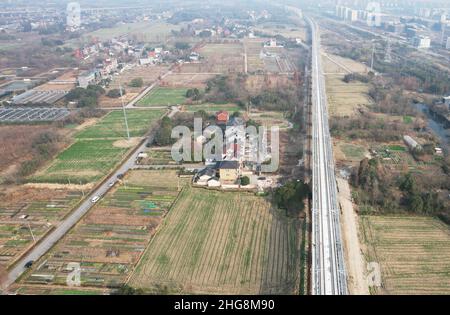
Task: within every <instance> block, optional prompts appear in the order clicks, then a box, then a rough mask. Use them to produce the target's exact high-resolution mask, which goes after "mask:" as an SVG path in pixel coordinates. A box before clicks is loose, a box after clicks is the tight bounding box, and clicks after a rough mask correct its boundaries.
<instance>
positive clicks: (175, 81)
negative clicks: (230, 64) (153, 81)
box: [160, 73, 215, 89]
mask: <svg viewBox="0 0 450 315" xmlns="http://www.w3.org/2000/svg"><path fill="white" fill-rule="evenodd" d="M214 77H215V74H214V73H171V74H169V75H167V76H166V77H164V79H163V80H162V81H161V84H160V86H162V87H182V88H186V87H190V88H199V89H202V88H204V87H205V86H206V82H207V81H208V80H209V79H212V78H214Z"/></svg>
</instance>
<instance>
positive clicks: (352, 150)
mask: <svg viewBox="0 0 450 315" xmlns="http://www.w3.org/2000/svg"><path fill="white" fill-rule="evenodd" d="M340 147H341V150H342V152H344V154H345V156H346V157H347V158H348V159H350V160H362V159H364V154H365V152H366V149H364V148H363V147H360V146H357V145H353V144H350V143H343V144H341V146H340Z"/></svg>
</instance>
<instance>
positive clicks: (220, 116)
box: [216, 110, 229, 122]
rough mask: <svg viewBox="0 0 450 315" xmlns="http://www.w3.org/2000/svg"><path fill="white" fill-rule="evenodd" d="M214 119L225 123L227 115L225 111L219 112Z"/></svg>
mask: <svg viewBox="0 0 450 315" xmlns="http://www.w3.org/2000/svg"><path fill="white" fill-rule="evenodd" d="M216 117H217V121H221V122H222V121H223V122H227V121H228V118H229V115H228V112H227V111H224V110H221V111H219V112H217V113H216Z"/></svg>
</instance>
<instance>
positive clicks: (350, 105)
mask: <svg viewBox="0 0 450 315" xmlns="http://www.w3.org/2000/svg"><path fill="white" fill-rule="evenodd" d="M342 79H343V75H340V74H337V75H327V76H326V88H327V96H328V104H329V112H330V115H331V116H338V117H345V116H353V115H355V114H357V110H358V109H360V108H364V107H366V106H367V105H369V104H371V100H370V99H369V97H368V95H367V93H368V92H369V86H368V84H365V83H361V82H354V81H352V82H350V83H345V82H344V81H342Z"/></svg>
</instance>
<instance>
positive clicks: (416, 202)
mask: <svg viewBox="0 0 450 315" xmlns="http://www.w3.org/2000/svg"><path fill="white" fill-rule="evenodd" d="M409 208H410V210H411V211H412V212H415V213H419V212H422V211H423V200H422V197H420V195H419V194H412V198H411V200H410V202H409Z"/></svg>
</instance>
